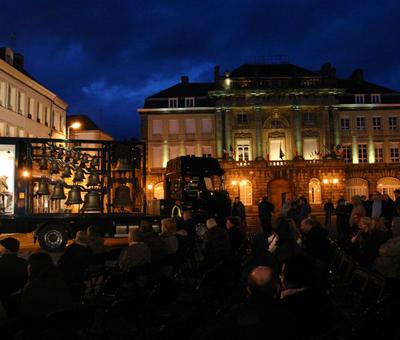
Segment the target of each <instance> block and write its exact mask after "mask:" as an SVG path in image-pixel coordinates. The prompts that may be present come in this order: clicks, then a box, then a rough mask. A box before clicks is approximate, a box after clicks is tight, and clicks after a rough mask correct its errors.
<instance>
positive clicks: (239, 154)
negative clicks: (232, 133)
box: [236, 141, 250, 161]
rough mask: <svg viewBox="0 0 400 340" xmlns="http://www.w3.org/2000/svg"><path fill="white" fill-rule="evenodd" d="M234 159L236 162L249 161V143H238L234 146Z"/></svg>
mask: <svg viewBox="0 0 400 340" xmlns="http://www.w3.org/2000/svg"><path fill="white" fill-rule="evenodd" d="M236 158H237V160H238V161H248V160H250V142H248V141H240V142H238V143H237V145H236Z"/></svg>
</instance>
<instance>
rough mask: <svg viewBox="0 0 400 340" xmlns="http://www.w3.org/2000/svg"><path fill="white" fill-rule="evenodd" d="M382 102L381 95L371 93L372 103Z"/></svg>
mask: <svg viewBox="0 0 400 340" xmlns="http://www.w3.org/2000/svg"><path fill="white" fill-rule="evenodd" d="M380 103H381V95H380V94H371V104H380Z"/></svg>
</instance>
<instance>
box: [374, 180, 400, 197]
mask: <svg viewBox="0 0 400 340" xmlns="http://www.w3.org/2000/svg"><path fill="white" fill-rule="evenodd" d="M396 189H400V180H399V179H397V178H394V177H383V178H381V179H380V180H379V181H378V183H377V190H378V191H379V192H380V193H381V194H387V195H389V197H390V198H391V199H392V200H394V199H395V197H394V191H395V190H396Z"/></svg>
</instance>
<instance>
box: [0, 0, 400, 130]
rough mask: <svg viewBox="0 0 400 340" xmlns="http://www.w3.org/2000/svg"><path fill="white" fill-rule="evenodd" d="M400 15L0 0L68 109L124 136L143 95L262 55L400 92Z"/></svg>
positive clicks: (217, 4) (289, 3) (373, 7)
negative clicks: (361, 76)
mask: <svg viewBox="0 0 400 340" xmlns="http://www.w3.org/2000/svg"><path fill="white" fill-rule="evenodd" d="M399 13H400V2H399V1H397V0H392V1H390V0H382V1H380V2H376V1H375V0H354V1H348V0H346V1H345V0H337V1H334V2H332V1H331V0H330V1H327V0H319V1H315V0H299V1H293V0H275V1H273V0H269V1H265V0H248V1H245V2H243V1H238V0H236V1H233V0H231V1H227V0H225V1H222V0H212V1H211V0H203V1H193V0H192V1H185V0H170V1H160V0H159V1H154V0H150V1H146V0H135V1H123V0H117V1H96V0H88V1H80V0H69V1H67V0H59V1H51V0H42V1H40V6H39V5H38V3H37V2H34V1H29V0H18V1H6V2H4V3H2V9H1V11H0V22H1V23H2V32H3V35H8V34H10V33H12V32H16V34H17V43H16V50H17V51H18V52H21V53H23V54H24V55H25V62H26V68H27V70H28V72H30V73H31V74H32V75H33V76H34V77H35V78H37V79H38V80H39V81H40V82H41V83H43V84H45V85H46V86H48V87H49V88H50V89H51V90H53V91H54V92H56V93H57V94H59V96H60V97H61V98H63V99H64V100H65V101H66V102H67V103H69V105H70V112H71V113H86V114H88V115H89V116H91V117H92V118H94V119H95V120H96V121H97V122H98V123H99V125H100V126H101V127H103V128H104V129H105V130H107V131H108V132H110V133H111V134H113V135H115V136H116V137H117V138H125V137H130V136H136V137H138V136H139V131H140V130H139V117H138V114H137V112H136V110H137V108H139V107H141V106H142V105H143V101H144V98H145V97H147V96H149V95H151V94H153V93H155V92H158V91H160V90H162V89H164V88H166V87H169V86H171V85H173V84H175V83H177V82H178V81H179V77H180V76H181V75H184V74H185V75H189V77H190V79H191V81H212V78H213V66H214V65H215V64H219V65H221V70H225V69H232V68H234V67H237V66H239V65H240V64H241V63H244V62H253V61H254V60H255V57H256V56H262V55H263V56H265V57H268V56H271V55H275V54H286V55H288V56H289V57H290V61H291V62H293V63H296V64H299V65H301V66H304V67H307V68H310V69H313V70H317V69H319V68H320V67H321V65H322V64H323V63H324V62H326V61H330V62H331V63H332V64H333V65H334V66H335V67H336V68H337V70H338V74H339V75H343V76H347V75H349V74H350V73H351V71H352V70H353V69H354V68H363V69H364V70H365V75H366V78H367V79H370V80H372V81H375V82H377V83H379V84H382V85H385V86H388V87H391V88H395V89H399V90H400V77H399V73H400V70H399V66H398V57H399V55H400V44H398V41H397V40H398V37H399V36H400V25H399V24H398V22H399V21H400V20H399V19H400V15H399ZM7 30H8V31H7ZM0 40H4V37H1V36H0Z"/></svg>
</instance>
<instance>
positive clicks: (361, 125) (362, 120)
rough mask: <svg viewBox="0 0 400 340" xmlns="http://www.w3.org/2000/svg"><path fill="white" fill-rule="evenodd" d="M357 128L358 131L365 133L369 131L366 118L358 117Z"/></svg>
mask: <svg viewBox="0 0 400 340" xmlns="http://www.w3.org/2000/svg"><path fill="white" fill-rule="evenodd" d="M356 126H357V130H359V131H365V130H366V129H367V124H366V120H365V117H357V118H356Z"/></svg>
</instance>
